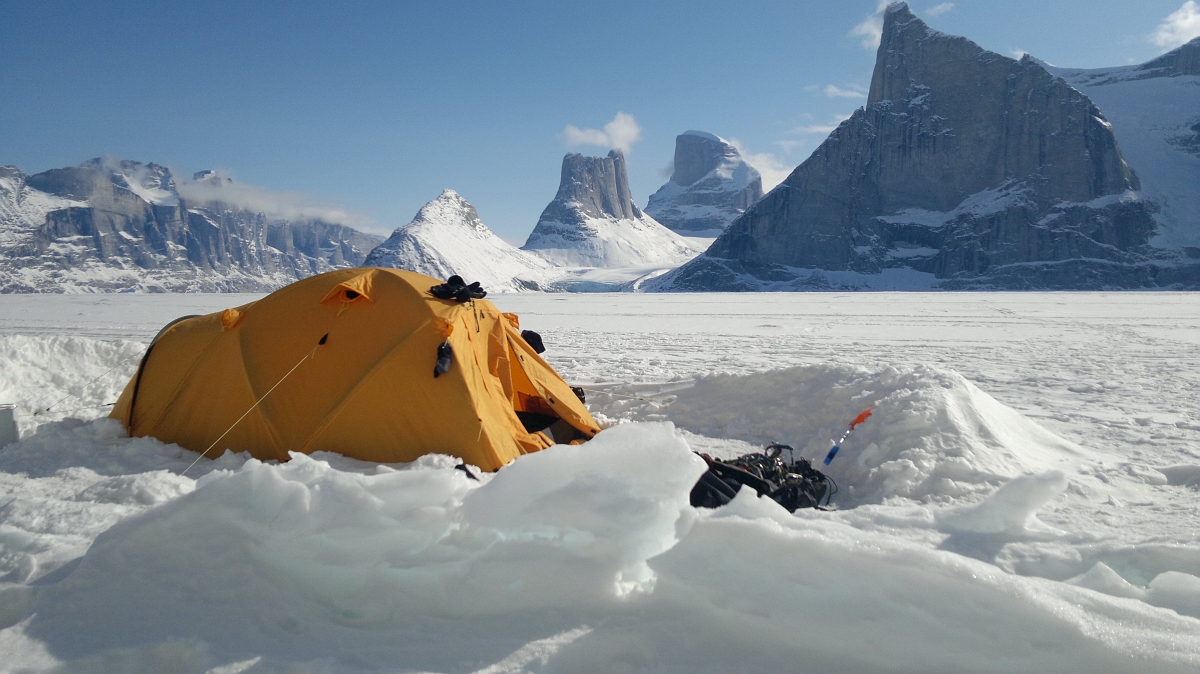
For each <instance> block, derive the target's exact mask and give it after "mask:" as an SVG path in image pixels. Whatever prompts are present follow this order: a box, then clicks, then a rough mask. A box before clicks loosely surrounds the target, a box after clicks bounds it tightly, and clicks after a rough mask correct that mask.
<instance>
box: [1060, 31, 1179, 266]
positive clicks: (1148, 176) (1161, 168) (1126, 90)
mask: <svg viewBox="0 0 1200 674" xmlns="http://www.w3.org/2000/svg"><path fill="white" fill-rule="evenodd" d="M1047 69H1048V70H1049V71H1050V72H1051V73H1053V74H1055V75H1058V76H1060V77H1062V78H1063V79H1065V80H1066V81H1067V83H1068V84H1070V85H1071V86H1073V87H1075V88H1076V89H1078V90H1079V91H1081V92H1083V93H1084V94H1087V96H1088V98H1090V99H1092V100H1093V101H1095V102H1096V104H1097V105H1099V106H1100V109H1101V110H1103V111H1104V116H1105V118H1106V119H1107V120H1108V121H1109V122H1111V123H1112V125H1113V132H1114V133H1115V134H1116V136H1117V141H1118V142H1119V143H1120V144H1121V153H1122V154H1123V155H1124V157H1125V160H1126V161H1128V162H1129V164H1130V166H1133V167H1134V169H1136V170H1137V174H1138V178H1140V179H1141V183H1142V187H1141V193H1142V195H1143V196H1144V197H1145V198H1147V199H1149V200H1151V201H1153V202H1154V203H1155V204H1157V205H1158V206H1159V209H1158V210H1157V211H1156V212H1155V213H1154V219H1155V221H1156V222H1157V223H1158V229H1157V231H1156V232H1155V234H1154V236H1153V237H1152V238H1151V239H1150V242H1151V244H1153V245H1155V246H1160V247H1163V248H1178V249H1181V250H1183V251H1184V253H1185V254H1186V255H1189V256H1190V257H1192V258H1200V37H1198V38H1196V39H1194V40H1192V41H1191V42H1189V43H1187V44H1185V45H1183V46H1182V47H1179V48H1178V49H1175V50H1173V51H1170V52H1168V53H1166V54H1163V55H1162V56H1160V57H1158V58H1156V59H1154V60H1152V61H1149V62H1147V63H1143V64H1142V65H1138V66H1124V67H1119V68H1099V69H1093V70H1083V69H1078V68H1055V67H1053V66H1047Z"/></svg>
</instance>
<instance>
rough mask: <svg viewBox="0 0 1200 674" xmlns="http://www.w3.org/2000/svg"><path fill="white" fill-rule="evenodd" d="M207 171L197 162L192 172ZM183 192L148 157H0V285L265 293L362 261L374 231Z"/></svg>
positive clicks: (213, 192)
mask: <svg viewBox="0 0 1200 674" xmlns="http://www.w3.org/2000/svg"><path fill="white" fill-rule="evenodd" d="M215 175H216V174H212V173H211V172H201V173H199V174H197V176H196V178H197V179H198V180H200V179H205V178H212V177H213V176H215ZM225 180H226V181H227V182H225V183H222V182H221V181H220V180H217V181H216V182H214V183H213V184H211V185H209V186H208V187H209V188H210V189H209V190H208V191H207V192H206V194H208V195H209V196H210V197H211V198H208V199H205V200H196V199H191V200H189V199H187V198H184V197H182V196H181V195H180V193H179V186H177V185H176V182H175V180H174V178H173V176H172V175H171V173H170V171H169V170H167V169H166V168H165V167H163V166H159V165H157V164H141V163H139V162H134V161H129V160H120V161H118V160H110V159H93V160H89V161H86V162H84V163H82V164H80V165H79V166H74V167H67V168H61V169H52V170H49V171H45V172H43V173H39V174H36V175H32V176H27V175H25V174H24V173H23V172H22V171H20V170H19V169H18V168H16V167H14V166H5V167H0V292H114V291H158V292H162V291H167V292H183V291H204V292H230V291H234V292H236V291H243V292H246V291H268V290H273V289H275V288H278V287H281V286H283V285H286V284H287V283H290V282H292V281H295V280H297V279H300V278H304V277H306V276H310V275H312V274H316V273H320V272H324V271H329V270H332V269H336V268H339V267H347V266H356V265H360V264H362V262H363V259H364V258H365V256H366V253H367V251H369V250H370V249H371V248H372V247H374V246H375V245H376V244H377V243H378V242H379V241H380V239H379V237H376V236H374V235H370V234H365V233H362V232H359V231H357V230H354V229H353V228H351V227H348V226H345V225H342V224H337V223H332V222H327V221H324V220H322V219H319V218H312V217H297V218H293V217H285V216H280V215H277V214H272V213H267V212H263V211H257V210H250V209H248V208H246V207H244V206H241V205H238V203H236V202H237V199H235V198H234V197H235V196H236V191H235V190H230V191H229V192H228V195H229V199H228V201H225V200H223V198H222V192H221V187H222V185H223V184H224V185H226V186H228V187H233V186H235V185H236V184H234V183H232V182H228V179H225Z"/></svg>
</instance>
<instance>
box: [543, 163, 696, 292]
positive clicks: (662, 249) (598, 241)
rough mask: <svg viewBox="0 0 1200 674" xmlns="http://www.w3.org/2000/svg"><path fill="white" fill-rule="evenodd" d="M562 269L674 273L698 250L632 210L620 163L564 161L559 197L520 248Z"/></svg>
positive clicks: (626, 177)
mask: <svg viewBox="0 0 1200 674" xmlns="http://www.w3.org/2000/svg"><path fill="white" fill-rule="evenodd" d="M523 249H524V250H528V251H532V252H534V253H537V254H538V255H540V256H542V257H543V258H545V259H547V260H549V261H551V262H553V263H554V264H557V265H561V266H566V267H639V268H640V267H653V266H656V265H657V266H662V267H675V266H678V265H680V264H683V263H684V262H686V261H688V260H690V259H691V258H693V257H695V256H696V255H698V254H699V253H700V252H701V250H702V246H701V245H699V244H696V243H694V242H692V241H689V240H688V239H686V238H684V237H681V236H679V235H678V234H676V233H675V232H672V231H671V230H669V229H667V228H666V227H663V226H662V225H661V224H659V223H658V222H656V221H655V220H654V218H651V217H650V216H648V215H646V214H645V213H643V212H642V210H641V209H639V208H638V207H637V206H635V205H634V203H633V199H632V198H631V197H630V194H629V176H628V174H627V173H626V170H625V157H624V155H623V154H621V152H619V151H617V150H613V151H612V152H610V153H609V154H608V156H607V157H584V156H582V155H579V154H568V155H567V156H566V157H563V165H562V178H561V180H560V182H559V186H558V194H557V195H556V196H555V197H554V200H553V201H551V202H550V204H549V205H548V206H546V209H545V210H544V211H542V216H541V218H539V219H538V223H537V226H536V227H534V229H533V232H532V233H530V235H529V239H528V240H526V242H525V245H524V246H523Z"/></svg>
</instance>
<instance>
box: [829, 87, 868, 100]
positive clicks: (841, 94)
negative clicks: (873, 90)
mask: <svg viewBox="0 0 1200 674" xmlns="http://www.w3.org/2000/svg"><path fill="white" fill-rule="evenodd" d="M825 95H826V96H828V97H829V98H866V97H867V95H866V94H864V93H863V92H861V91H855V90H854V89H842V88H841V87H836V86H834V85H832V84H827V85H825Z"/></svg>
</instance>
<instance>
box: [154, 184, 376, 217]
mask: <svg viewBox="0 0 1200 674" xmlns="http://www.w3.org/2000/svg"><path fill="white" fill-rule="evenodd" d="M212 173H213V174H215V176H212V174H210V176H211V177H210V179H207V180H188V181H184V182H180V183H177V184H176V186H175V191H177V192H178V193H179V196H180V197H182V198H183V199H184V200H185V201H191V202H196V203H212V202H221V203H224V204H226V205H228V206H231V207H233V208H238V209H246V210H248V211H254V212H256V213H264V214H265V215H266V216H267V217H269V218H280V219H284V220H324V221H325V222H332V223H335V224H339V225H346V226H349V227H356V228H360V229H361V228H363V227H364V226H368V225H370V224H371V221H370V219H369V218H367V217H365V216H363V215H361V214H359V213H355V212H353V211H351V210H349V209H347V208H345V207H344V206H339V205H336V204H322V203H320V202H318V201H317V200H316V199H314V198H313V197H312V196H310V195H307V194H304V193H302V192H276V191H275V190H271V189H267V188H265V187H258V186H256V185H248V184H246V183H239V182H237V181H235V180H233V179H232V178H230V177H229V175H230V174H229V172H228V171H225V170H223V169H218V170H215V171H213V172H212Z"/></svg>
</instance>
